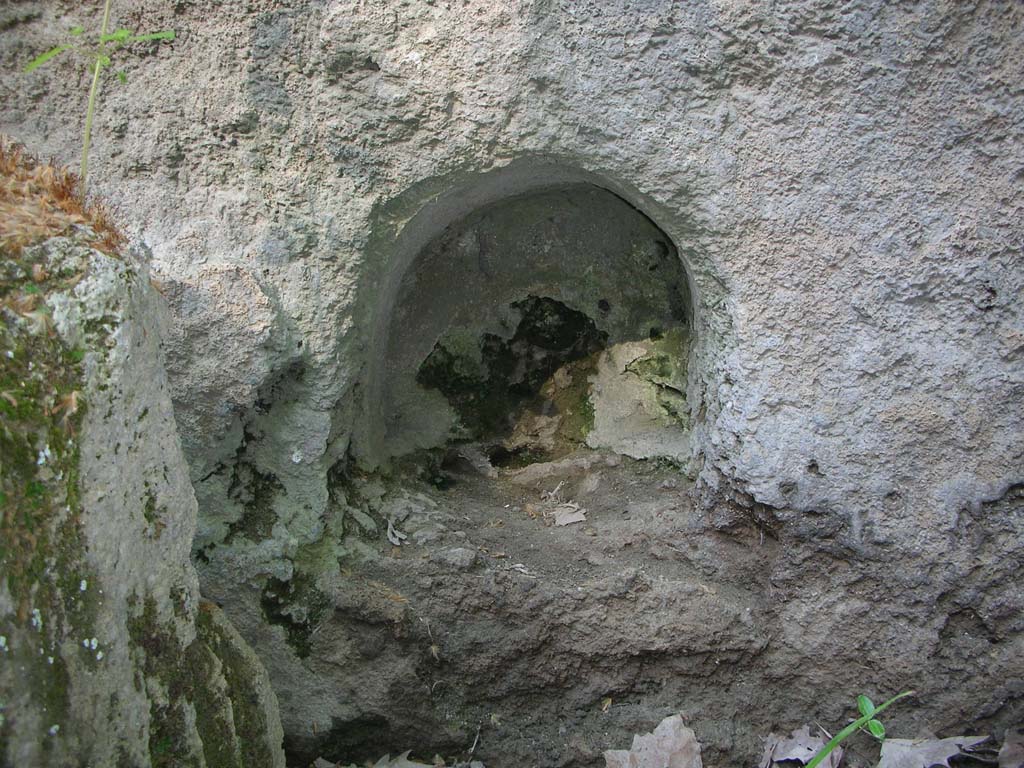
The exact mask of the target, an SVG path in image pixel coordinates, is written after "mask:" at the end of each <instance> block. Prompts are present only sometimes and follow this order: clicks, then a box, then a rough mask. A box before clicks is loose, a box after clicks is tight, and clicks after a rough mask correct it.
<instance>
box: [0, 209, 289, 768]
mask: <svg viewBox="0 0 1024 768" xmlns="http://www.w3.org/2000/svg"><path fill="white" fill-rule="evenodd" d="M0 242H2V243H4V245H3V246H2V247H3V249H4V250H3V252H2V253H0V765H2V766H8V765H10V766H19V768H21V767H22V766H41V765H48V766H78V765H94V766H132V767H133V768H135V767H137V766H188V765H193V766H197V767H203V766H206V767H209V768H214V766H216V767H217V768H219V767H220V766H238V767H239V768H240V767H241V766H242V765H245V766H246V768H249V766H283V764H284V756H283V752H282V751H281V746H280V744H281V732H280V724H279V722H278V713H277V705H276V700H274V698H273V694H272V693H271V692H270V689H269V687H268V686H267V684H266V680H265V675H264V673H263V672H262V669H261V668H260V666H259V663H258V662H257V661H256V660H255V657H254V656H253V655H252V652H251V651H250V650H249V649H248V648H247V647H246V646H245V645H244V643H243V642H242V641H241V639H240V638H239V637H238V635H237V634H236V633H234V632H233V630H232V629H231V628H230V626H229V625H227V623H226V621H225V620H224V619H223V618H222V617H221V616H220V615H219V613H218V612H217V610H216V608H215V607H213V606H203V607H202V608H200V605H199V594H198V585H197V580H196V575H195V571H194V569H193V567H192V565H191V563H190V560H189V552H190V545H191V541H192V538H193V535H194V530H195V523H196V502H195V497H194V494H193V491H192V487H191V485H190V483H189V479H188V473H187V469H186V466H185V463H184V460H183V458H182V454H181V449H180V444H179V441H178V437H177V432H176V429H175V424H174V419H173V416H172V413H171V406H170V401H169V398H168V395H167V387H166V376H165V373H164V369H163V366H162V363H161V360H160V354H159V348H158V340H159V329H158V327H157V326H156V324H155V319H156V317H157V312H156V303H155V302H156V294H155V292H154V291H153V289H152V288H151V286H150V284H149V280H148V275H147V272H146V270H145V268H144V267H143V266H141V265H140V264H139V263H138V262H137V260H136V259H134V258H122V257H120V256H116V255H110V254H108V253H105V252H103V251H101V250H98V249H97V244H98V242H99V240H98V238H97V235H96V234H95V232H94V231H93V230H91V229H90V228H88V227H86V226H82V225H71V226H69V227H67V228H65V229H63V230H61V235H60V236H57V237H44V238H42V239H38V238H37V239H36V240H35V241H32V240H30V239H25V238H22V239H20V240H19V241H18V243H17V247H16V248H15V247H13V246H11V245H10V244H9V243H10V242H12V241H10V240H9V239H4V240H2V241H0Z"/></svg>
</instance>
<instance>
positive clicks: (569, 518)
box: [553, 502, 587, 525]
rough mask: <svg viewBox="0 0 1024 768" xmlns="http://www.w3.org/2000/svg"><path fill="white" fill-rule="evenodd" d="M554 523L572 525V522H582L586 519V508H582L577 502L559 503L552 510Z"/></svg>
mask: <svg viewBox="0 0 1024 768" xmlns="http://www.w3.org/2000/svg"><path fill="white" fill-rule="evenodd" d="M553 514H554V516H555V525H572V524H573V523H583V522H586V520H587V510H585V509H583V508H582V507H581V506H580V505H579V504H573V503H572V502H569V503H567V504H559V505H558V506H557V507H555V510H554V513H553Z"/></svg>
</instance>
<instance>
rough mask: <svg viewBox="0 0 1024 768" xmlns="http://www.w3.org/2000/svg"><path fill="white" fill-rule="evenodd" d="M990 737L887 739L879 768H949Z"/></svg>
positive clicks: (883, 746)
mask: <svg viewBox="0 0 1024 768" xmlns="http://www.w3.org/2000/svg"><path fill="white" fill-rule="evenodd" d="M987 738H988V736H951V737H949V738H948V739H886V740H885V741H883V742H882V759H881V760H880V761H879V763H878V766H877V768H932V766H935V765H941V766H945V768H949V760H950V758H952V757H956V756H957V755H959V754H961V753H962V752H963V751H964V750H965V749H967V748H969V747H973V746H974V745H976V744H980V743H981V742H983V741H985V740H986V739H987Z"/></svg>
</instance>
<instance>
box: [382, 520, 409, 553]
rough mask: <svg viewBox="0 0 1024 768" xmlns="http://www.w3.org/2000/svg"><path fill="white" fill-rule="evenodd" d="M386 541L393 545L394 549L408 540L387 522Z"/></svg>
mask: <svg viewBox="0 0 1024 768" xmlns="http://www.w3.org/2000/svg"><path fill="white" fill-rule="evenodd" d="M387 535H388V541H390V542H391V543H392V544H394V545H395V546H396V547H400V546H402V542H403V541H405V540H406V539H408V538H409V537H408V536H406V535H405V534H404V533H402V532H401V531H399V530H398V529H396V528H395V526H394V524H393V523H392V522H391V521H390V520H388V534H387Z"/></svg>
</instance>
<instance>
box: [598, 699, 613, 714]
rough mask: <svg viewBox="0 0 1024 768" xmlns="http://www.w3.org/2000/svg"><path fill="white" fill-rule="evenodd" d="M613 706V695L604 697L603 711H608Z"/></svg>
mask: <svg viewBox="0 0 1024 768" xmlns="http://www.w3.org/2000/svg"><path fill="white" fill-rule="evenodd" d="M611 708H612V697H611V696H609V697H608V698H607V699H602V700H601V711H602V712H607V711H608V710H609V709H611Z"/></svg>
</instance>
